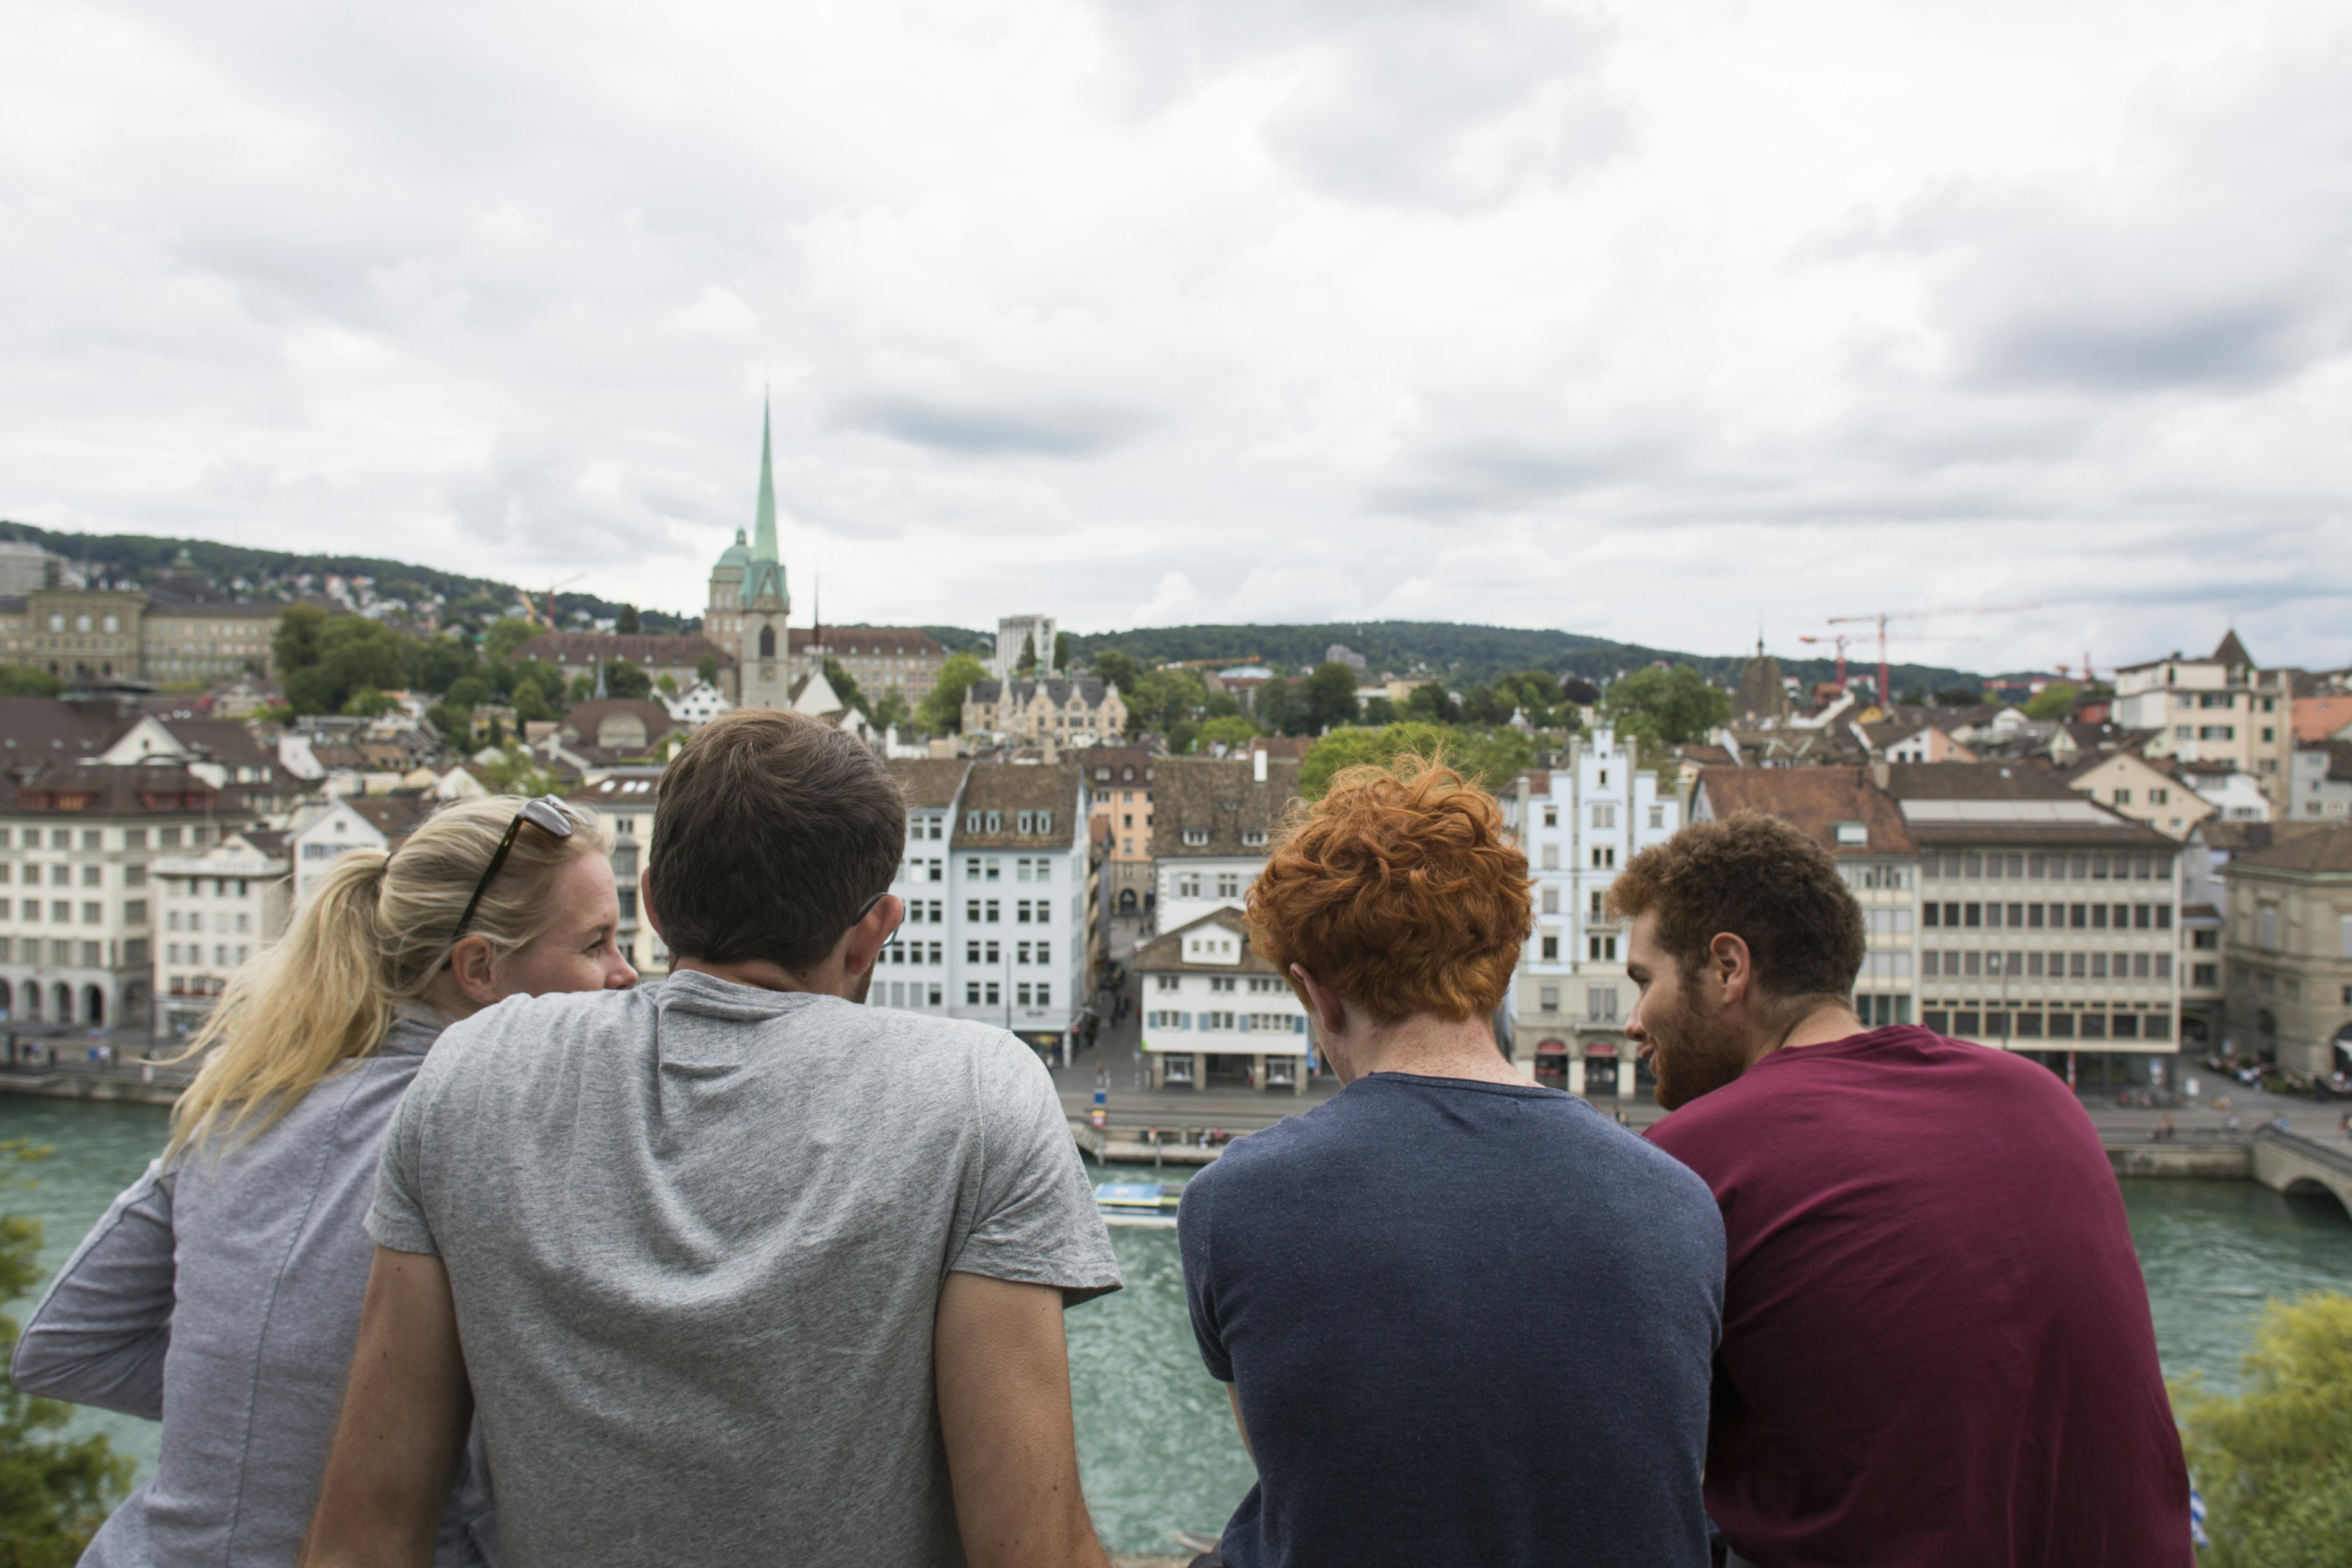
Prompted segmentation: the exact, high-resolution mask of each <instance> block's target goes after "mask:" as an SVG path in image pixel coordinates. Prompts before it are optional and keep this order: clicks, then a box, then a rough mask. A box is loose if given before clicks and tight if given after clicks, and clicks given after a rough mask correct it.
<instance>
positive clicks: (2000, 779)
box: [1886, 762, 2082, 800]
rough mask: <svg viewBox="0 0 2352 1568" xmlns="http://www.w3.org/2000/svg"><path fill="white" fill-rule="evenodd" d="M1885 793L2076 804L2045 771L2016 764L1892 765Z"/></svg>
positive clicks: (1906, 796) (1905, 797) (1900, 796)
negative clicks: (2071, 802)
mask: <svg viewBox="0 0 2352 1568" xmlns="http://www.w3.org/2000/svg"><path fill="white" fill-rule="evenodd" d="M1886 791H1887V793H1888V794H1889V795H1893V796H1894V797H1895V799H1897V800H2079V799H2081V798H2082V797H2081V796H2079V795H2076V794H2075V793H2074V791H2073V790H2071V789H2069V788H2067V787H2066V781H2065V780H2064V779H2063V778H2061V777H2060V776H2059V775H2058V774H2057V773H2054V772H2053V771H2052V770H2050V769H2048V768H2043V767H2035V766H2032V765H2029V764H2027V763H2020V762H2001V763H1895V764H1894V765H1893V766H1892V767H1890V768H1889V769H1888V770H1887V777H1886Z"/></svg>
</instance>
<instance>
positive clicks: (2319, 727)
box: [2294, 695, 2352, 741]
mask: <svg viewBox="0 0 2352 1568" xmlns="http://www.w3.org/2000/svg"><path fill="white" fill-rule="evenodd" d="M2347 725H2352V695H2347V696H2340V697H2339V696H2334V695H2329V696H2325V697H2298V698H2296V699H2295V700H2294V738H2295V739H2296V740H2298V741H2324V740H2326V739H2327V737H2328V736H2330V735H2333V734H2335V733H2336V731H2339V730H2342V729H2344V728H2346V727H2347Z"/></svg>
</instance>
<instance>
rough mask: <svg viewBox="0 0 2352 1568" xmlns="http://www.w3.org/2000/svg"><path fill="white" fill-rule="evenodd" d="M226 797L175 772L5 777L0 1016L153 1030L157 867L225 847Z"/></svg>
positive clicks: (93, 767)
mask: <svg viewBox="0 0 2352 1568" xmlns="http://www.w3.org/2000/svg"><path fill="white" fill-rule="evenodd" d="M223 804H224V803H223V797H222V795H221V793H220V792H219V791H218V790H216V789H215V788H214V786H213V785H211V784H207V783H206V782H205V780H203V779H201V778H199V777H197V776H196V775H195V774H194V773H190V772H189V771H188V770H187V769H186V768H184V767H181V766H178V765H176V764H174V763H142V764H138V765H133V766H114V765H109V764H106V763H64V764H61V765H58V766H55V767H49V768H45V769H41V770H39V771H37V772H35V773H32V774H31V776H30V777H27V778H24V779H22V780H19V779H16V778H0V1014H5V1016H6V1017H7V1018H8V1019H9V1020H10V1021H11V1022H17V1023H32V1022H46V1023H59V1024H81V1025H86V1026H90V1027H93V1028H96V1027H125V1028H131V1027H137V1028H144V1027H146V1026H148V1024H149V1020H150V1018H151V1017H152V999H153V998H152V992H153V986H154V968H153V957H152V947H151V942H152V932H153V931H154V912H153V908H152V905H153V900H154V896H155V895H154V890H153V888H152V882H151V879H150V871H151V869H152V866H153V864H154V862H155V860H156V859H157V858H158V857H159V856H161V855H163V854H165V853H177V852H178V851H180V850H182V849H187V848H200V847H205V846H207V845H211V844H215V843H217V842H219V839H220V836H221V834H222V833H224V832H226V831H231V830H234V829H236V828H241V827H244V826H250V825H249V824H247V823H245V822H243V821H233V822H230V823H227V824H224V823H223V821H222V820H221V816H222V811H223Z"/></svg>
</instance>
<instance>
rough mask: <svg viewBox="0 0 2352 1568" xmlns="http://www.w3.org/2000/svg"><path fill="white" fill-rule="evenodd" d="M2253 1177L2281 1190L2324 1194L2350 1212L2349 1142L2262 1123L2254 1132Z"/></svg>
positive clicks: (2351, 1148) (2351, 1146) (2351, 1163)
mask: <svg viewBox="0 0 2352 1568" xmlns="http://www.w3.org/2000/svg"><path fill="white" fill-rule="evenodd" d="M2253 1155H2254V1158H2253V1170H2254V1180H2256V1181H2258V1182H2260V1183H2262V1184H2263V1185H2264V1186H2266V1187H2270V1188H2272V1189H2273V1190H2274V1191H2277V1192H2282V1193H2290V1194H2292V1193H2311V1192H2321V1193H2326V1194H2328V1195H2329V1196H2330V1197H2332V1198H2334V1199H2335V1200H2336V1202H2337V1203H2339V1204H2341V1205H2344V1210H2345V1212H2346V1213H2347V1214H2352V1143H2323V1142H2320V1141H2319V1140H2318V1139H2316V1138H2305V1137H2303V1136H2301V1135H2300V1134H2298V1133H2294V1132H2281V1131H2278V1129H2276V1128H2274V1127H2264V1128H2263V1129H2261V1130H2259V1131H2256V1132H2255V1134H2254V1142H2253Z"/></svg>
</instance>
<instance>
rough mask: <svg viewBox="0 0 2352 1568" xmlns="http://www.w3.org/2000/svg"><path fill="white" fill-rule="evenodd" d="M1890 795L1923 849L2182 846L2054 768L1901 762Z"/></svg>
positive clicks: (1893, 772) (1893, 773)
mask: <svg viewBox="0 0 2352 1568" xmlns="http://www.w3.org/2000/svg"><path fill="white" fill-rule="evenodd" d="M1887 793H1888V794H1890V795H1893V796H1894V797H1895V799H1896V800H1897V801H1898V802H1900V803H1901V804H1902V806H1903V816H1904V820H1905V822H1906V825H1907V826H1908V827H1909V829H1910V832H1911V837H1913V838H1914V839H1916V841H1917V842H1918V844H1919V845H1920V847H1922V848H1934V847H1939V846H1943V845H1969V844H2016V845H2034V844H2042V845H2052V844H2083V845H2091V846H2096V847H2105V848H2115V847H2146V848H2149V849H2177V848H2178V847H2179V846H2178V845H2176V844H2175V843H2174V842H2173V841H2172V840H2171V839H2169V838H2167V837H2165V836H2164V835H2163V834H2161V833H2158V831H2157V830H2156V829H2154V828H2152V827H2148V826H2145V825H2143V824H2140V823H2137V822H2132V821H2129V820H2126V818H2124V817H2121V816H2116V815H2115V814H2114V813H2112V812H2110V811H2107V810H2105V808H2104V807H2101V806H2099V805H2095V803H2093V802H2092V801H2090V800H2088V799H2086V798H2085V797H2084V796H2083V795H2080V794H2078V793H2076V792H2075V791H2074V789H2073V788H2072V787H2071V786H2070V785H2069V784H2067V783H2066V781H2065V779H2064V777H2063V776H2062V775H2061V774H2059V773H2057V772H2056V771H2055V770H2053V769H2051V768H2048V767H2042V766H2036V765H2033V764H2031V763H2025V762H1992V763H1895V765H1894V766H1893V767H1891V768H1890V769H1889V770H1888V779H1887Z"/></svg>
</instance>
